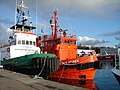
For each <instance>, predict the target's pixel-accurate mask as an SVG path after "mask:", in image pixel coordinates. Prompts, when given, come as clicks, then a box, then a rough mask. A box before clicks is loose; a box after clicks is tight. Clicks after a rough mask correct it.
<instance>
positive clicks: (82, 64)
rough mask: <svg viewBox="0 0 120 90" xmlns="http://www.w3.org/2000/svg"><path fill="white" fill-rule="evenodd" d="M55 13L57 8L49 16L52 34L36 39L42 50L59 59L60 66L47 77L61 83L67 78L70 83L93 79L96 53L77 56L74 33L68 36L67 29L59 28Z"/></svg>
mask: <svg viewBox="0 0 120 90" xmlns="http://www.w3.org/2000/svg"><path fill="white" fill-rule="evenodd" d="M57 14H58V10H55V11H54V15H53V16H52V17H51V18H50V26H51V29H52V35H43V36H40V37H39V39H38V40H37V46H38V47H40V48H41V50H42V52H47V53H52V54H55V55H56V56H57V57H58V58H59V60H60V68H59V69H58V70H57V71H55V72H52V73H51V75H50V78H49V79H50V80H54V81H58V82H62V83H66V81H67V80H72V83H76V81H77V83H81V82H82V81H83V82H84V80H93V79H94V75H95V72H96V68H94V66H95V65H94V63H95V62H96V61H97V56H96V53H95V52H89V54H87V55H86V54H84V53H81V55H79V56H77V45H76V35H70V36H68V35H67V31H68V30H63V29H61V28H59V25H58V17H57ZM58 28H59V29H58ZM69 83H70V82H69Z"/></svg>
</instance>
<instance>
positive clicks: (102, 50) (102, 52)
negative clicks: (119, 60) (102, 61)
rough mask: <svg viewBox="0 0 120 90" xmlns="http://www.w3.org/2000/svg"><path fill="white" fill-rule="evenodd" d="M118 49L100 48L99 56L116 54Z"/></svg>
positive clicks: (119, 49)
mask: <svg viewBox="0 0 120 90" xmlns="http://www.w3.org/2000/svg"><path fill="white" fill-rule="evenodd" d="M119 51H120V48H115V47H101V48H100V55H102V56H104V55H108V54H118V52H119Z"/></svg>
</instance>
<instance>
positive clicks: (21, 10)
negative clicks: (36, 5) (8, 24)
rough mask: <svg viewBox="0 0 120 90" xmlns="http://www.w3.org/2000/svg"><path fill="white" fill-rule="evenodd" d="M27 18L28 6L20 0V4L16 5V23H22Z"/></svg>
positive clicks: (28, 16)
mask: <svg viewBox="0 0 120 90" xmlns="http://www.w3.org/2000/svg"><path fill="white" fill-rule="evenodd" d="M26 13H27V14H26ZM29 18H30V15H29V8H28V7H26V6H25V4H24V1H23V0H22V1H21V4H20V5H17V24H22V25H24V24H25V22H26V21H27V20H28V19H29Z"/></svg>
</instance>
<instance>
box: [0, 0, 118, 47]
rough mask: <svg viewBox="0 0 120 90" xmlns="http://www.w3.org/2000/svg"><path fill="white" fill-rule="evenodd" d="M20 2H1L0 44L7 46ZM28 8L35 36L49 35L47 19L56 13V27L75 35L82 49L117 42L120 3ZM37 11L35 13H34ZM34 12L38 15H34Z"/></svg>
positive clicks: (84, 1)
mask: <svg viewBox="0 0 120 90" xmlns="http://www.w3.org/2000/svg"><path fill="white" fill-rule="evenodd" d="M16 1H17V2H18V3H20V1H21V0H0V35H1V38H0V44H2V43H7V42H6V41H7V38H8V36H9V34H10V33H11V31H10V30H9V28H10V27H11V26H12V25H13V24H14V22H15V19H14V18H15V4H16ZM24 2H25V4H26V6H28V7H30V14H31V17H32V18H31V21H32V22H33V23H34V25H36V16H37V31H36V32H37V34H40V33H41V32H40V31H41V29H43V30H44V32H45V33H48V32H50V28H49V19H50V17H51V16H52V15H53V11H54V10H55V9H58V18H59V19H58V20H59V26H60V28H63V29H68V30H69V33H72V34H76V36H77V40H78V41H77V42H78V43H81V44H82V45H96V46H114V45H117V44H118V43H119V41H120V0H24ZM36 8H37V9H36ZM36 10H37V14H36Z"/></svg>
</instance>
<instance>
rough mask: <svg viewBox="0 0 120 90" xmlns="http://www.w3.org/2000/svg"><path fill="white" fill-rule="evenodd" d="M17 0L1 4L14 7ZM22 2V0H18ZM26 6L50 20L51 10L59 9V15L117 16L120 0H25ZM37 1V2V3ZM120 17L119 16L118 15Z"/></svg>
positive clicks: (6, 0) (3, 1) (2, 1)
mask: <svg viewBox="0 0 120 90" xmlns="http://www.w3.org/2000/svg"><path fill="white" fill-rule="evenodd" d="M15 1H16V0H13V1H11V0H1V4H2V5H5V6H7V7H9V8H10V7H11V8H13V7H14V6H15ZM17 1H18V2H20V1H21V0H17ZM24 2H25V4H26V6H28V7H29V6H30V9H32V12H34V13H33V14H35V12H36V5H37V11H38V16H40V17H41V16H42V18H44V19H46V18H47V20H48V18H49V16H50V15H51V12H53V10H55V9H58V10H59V12H60V13H59V15H63V16H64V17H65V16H67V17H68V16H69V17H72V18H73V17H79V16H92V17H99V18H103V19H104V18H107V19H108V18H109V19H111V18H112V19H113V18H116V17H115V16H116V13H117V12H119V11H120V0H64V1H63V0H35V1H34V2H33V0H24ZM36 2H37V4H36ZM118 17H119V16H118Z"/></svg>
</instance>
